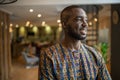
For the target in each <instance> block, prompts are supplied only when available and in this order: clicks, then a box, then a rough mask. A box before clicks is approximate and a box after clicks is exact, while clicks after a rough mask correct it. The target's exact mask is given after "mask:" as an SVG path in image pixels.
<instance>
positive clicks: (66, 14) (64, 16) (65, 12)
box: [60, 5, 81, 22]
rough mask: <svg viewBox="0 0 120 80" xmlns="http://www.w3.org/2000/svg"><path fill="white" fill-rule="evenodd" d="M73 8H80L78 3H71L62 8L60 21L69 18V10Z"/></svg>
mask: <svg viewBox="0 0 120 80" xmlns="http://www.w3.org/2000/svg"><path fill="white" fill-rule="evenodd" d="M73 8H81V6H80V5H71V6H68V7H66V8H64V9H63V10H62V12H61V15H60V18H61V22H66V21H67V20H68V19H69V17H70V16H71V15H72V13H71V10H72V9H73Z"/></svg>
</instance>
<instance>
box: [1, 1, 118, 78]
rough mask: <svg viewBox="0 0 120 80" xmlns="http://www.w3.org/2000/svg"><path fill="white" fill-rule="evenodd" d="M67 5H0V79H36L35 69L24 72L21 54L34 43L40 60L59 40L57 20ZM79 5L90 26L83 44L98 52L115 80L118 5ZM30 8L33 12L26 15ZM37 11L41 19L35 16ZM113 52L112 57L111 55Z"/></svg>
mask: <svg viewBox="0 0 120 80" xmlns="http://www.w3.org/2000/svg"><path fill="white" fill-rule="evenodd" d="M20 3H21V2H20ZM33 4H34V3H33ZM68 5H70V4H51V3H50V4H45V3H44V2H43V5H40V6H39V5H38V4H36V5H28V4H26V5H25V4H24V3H23V6H21V5H20V4H18V3H17V2H16V4H15V3H14V4H13V5H0V59H1V60H0V65H2V66H0V73H1V76H0V78H1V80H7V79H8V78H10V79H9V80H37V79H38V66H37V67H32V68H30V69H27V68H26V67H25V65H26V62H25V60H24V58H23V56H22V54H21V53H22V51H23V50H24V49H25V48H26V47H28V44H29V43H34V47H35V48H36V51H35V52H36V53H35V55H37V57H39V54H40V50H41V49H42V48H46V47H48V46H51V45H52V44H55V43H57V42H60V41H61V40H62V38H63V37H64V33H63V30H62V27H61V23H60V21H59V20H60V12H61V10H62V9H63V8H64V7H66V6H68ZM80 5H81V7H82V8H84V9H85V11H86V12H87V16H88V25H89V27H88V34H87V39H86V40H85V41H83V42H84V43H86V44H88V45H90V46H93V47H95V48H97V49H98V50H99V51H100V52H101V54H102V55H103V57H104V59H105V62H106V66H107V68H108V70H109V72H110V73H111V74H112V78H114V77H117V78H118V77H119V76H118V75H116V74H117V73H116V71H117V70H120V69H119V68H118V67H117V69H115V66H113V67H112V68H111V66H112V64H114V65H116V64H115V62H116V61H118V60H119V58H118V57H116V56H119V54H118V53H117V52H118V51H119V49H118V48H119V47H117V46H118V45H119V43H118V42H119V39H120V38H119V31H120V27H119V26H120V19H119V18H120V9H119V7H120V5H119V4H118V3H117V4H115V3H114V4H112V3H110V4H80ZM54 8H55V9H54ZM29 9H34V11H36V12H29ZM50 9H51V10H50ZM26 10H28V11H26ZM18 11H19V12H18ZM116 11H118V12H116ZM39 12H40V14H41V15H40V17H36V15H37V14H38V13H39ZM52 13H54V14H52ZM113 26H114V27H113ZM115 36H116V37H115ZM112 43H113V44H112ZM119 52H120V51H119ZM113 53H114V54H115V55H112V54H113ZM111 55H112V56H111ZM111 57H112V60H113V63H111ZM118 66H119V65H118ZM113 69H114V70H115V71H114V70H113ZM112 70H113V71H112ZM31 75H32V76H31ZM114 79H115V78H114Z"/></svg>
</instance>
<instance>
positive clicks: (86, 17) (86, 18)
mask: <svg viewBox="0 0 120 80" xmlns="http://www.w3.org/2000/svg"><path fill="white" fill-rule="evenodd" d="M75 18H83V16H76V17H75ZM85 18H86V19H87V18H88V17H87V16H86V17H85Z"/></svg>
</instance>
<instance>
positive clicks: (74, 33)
mask: <svg viewBox="0 0 120 80" xmlns="http://www.w3.org/2000/svg"><path fill="white" fill-rule="evenodd" d="M67 32H68V35H69V36H70V37H71V38H74V39H76V40H85V39H86V36H85V37H83V36H82V34H78V33H77V32H75V31H73V30H72V28H71V26H69V28H68V30H67Z"/></svg>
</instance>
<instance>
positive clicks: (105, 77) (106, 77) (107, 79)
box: [98, 57, 112, 80]
mask: <svg viewBox="0 0 120 80" xmlns="http://www.w3.org/2000/svg"><path fill="white" fill-rule="evenodd" d="M98 77H99V78H100V80H112V79H111V76H110V74H109V72H108V70H107V67H106V64H105V61H104V59H103V58H102V57H101V59H100V63H99V70H98Z"/></svg>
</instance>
